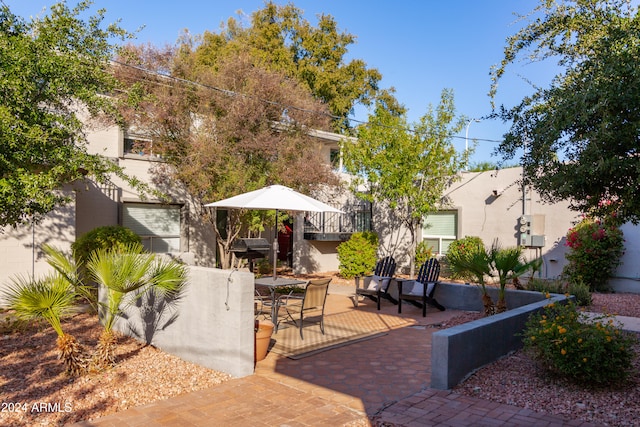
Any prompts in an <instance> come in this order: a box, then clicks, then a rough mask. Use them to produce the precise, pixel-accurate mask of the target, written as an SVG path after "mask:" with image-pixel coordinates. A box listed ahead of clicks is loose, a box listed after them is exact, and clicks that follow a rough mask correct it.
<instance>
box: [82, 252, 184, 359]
mask: <svg viewBox="0 0 640 427" xmlns="http://www.w3.org/2000/svg"><path fill="white" fill-rule="evenodd" d="M87 271H88V272H89V275H90V277H91V278H92V279H93V280H95V281H96V282H97V283H98V284H100V285H103V286H104V287H105V288H106V291H107V302H106V304H102V305H103V307H104V314H105V320H104V331H103V332H102V334H101V336H100V339H99V341H98V344H97V347H96V353H95V355H94V364H95V368H97V369H101V368H104V367H108V366H112V365H113V364H115V344H116V336H115V334H114V332H113V326H114V323H115V321H116V319H117V317H118V315H119V314H121V313H122V310H123V305H124V304H123V303H124V298H125V296H126V295H127V294H130V293H133V292H135V293H136V297H140V296H142V295H143V294H144V293H145V292H147V291H149V290H150V289H153V290H154V292H157V293H160V294H161V295H163V296H169V297H171V296H177V295H178V294H179V293H180V291H181V290H182V288H183V286H184V283H185V281H186V268H185V267H184V265H182V264H179V263H178V262H176V261H170V260H156V258H155V255H153V254H148V253H145V252H144V248H143V247H142V245H140V244H138V243H135V244H130V245H127V247H126V248H125V249H124V250H119V251H114V250H107V249H100V250H97V251H95V252H93V253H92V255H91V256H90V258H89V261H88V262H87Z"/></svg>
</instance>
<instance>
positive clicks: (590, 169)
mask: <svg viewBox="0 0 640 427" xmlns="http://www.w3.org/2000/svg"><path fill="white" fill-rule="evenodd" d="M530 16H531V18H532V19H531V20H530V21H529V24H528V25H526V26H525V27H524V28H522V29H521V30H520V31H519V32H517V33H516V34H515V35H513V36H512V37H510V38H509V39H508V40H507V45H506V48H505V57H504V59H503V61H502V63H501V64H499V66H498V67H497V68H496V69H495V70H494V72H493V78H494V86H493V90H492V94H493V95H495V93H496V90H497V84H498V82H499V81H500V79H501V78H503V76H504V74H505V72H507V71H508V68H509V66H510V65H511V64H512V63H514V62H516V61H519V60H520V59H521V58H522V59H527V60H530V59H533V60H535V61H545V60H546V61H558V66H559V70H560V72H559V73H558V75H557V76H556V77H555V78H554V79H553V81H552V82H551V83H550V85H549V86H548V87H539V88H537V89H535V91H534V92H533V93H532V94H531V95H530V96H527V97H525V98H524V99H523V100H522V101H521V102H520V103H519V104H518V105H516V106H514V107H510V108H505V107H503V108H502V109H501V111H500V115H501V116H502V118H503V119H505V120H506V121H512V127H511V129H510V130H509V132H508V133H507V134H506V135H505V140H504V142H503V143H502V144H501V145H500V146H499V151H500V152H502V153H503V154H504V155H505V156H506V157H509V158H512V157H513V156H514V155H515V154H516V153H517V152H518V150H519V149H524V156H523V159H522V163H523V165H524V168H525V180H526V182H527V183H528V184H530V185H533V186H534V187H535V188H536V189H537V190H538V191H539V192H540V193H541V195H542V196H543V197H544V198H545V199H546V200H548V201H557V200H563V199H566V200H570V201H571V206H572V207H573V208H574V209H576V210H579V211H582V212H590V213H593V214H596V215H600V216H609V215H610V214H613V213H615V214H616V215H617V217H618V219H619V220H622V221H624V220H631V221H633V222H635V223H637V222H638V220H639V219H640V197H638V193H637V188H638V186H639V185H640V160H639V157H638V156H639V155H640V142H639V139H638V138H639V135H640V68H639V67H638V63H639V62H640V17H639V15H638V10H637V8H636V7H635V6H632V5H631V3H630V2H628V1H624V0H607V1H602V0H574V1H568V0H565V1H548V0H544V1H541V2H540V5H539V6H538V7H537V8H536V9H535V10H534V11H533V12H532V15H530ZM533 18H535V19H533Z"/></svg>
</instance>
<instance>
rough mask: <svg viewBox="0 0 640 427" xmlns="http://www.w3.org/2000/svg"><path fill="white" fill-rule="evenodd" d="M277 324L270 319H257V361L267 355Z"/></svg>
mask: <svg viewBox="0 0 640 427" xmlns="http://www.w3.org/2000/svg"><path fill="white" fill-rule="evenodd" d="M274 327H275V325H274V324H273V322H271V321H269V320H256V325H255V331H256V345H255V361H256V362H259V361H261V360H263V359H264V358H265V357H267V351H269V344H270V343H271V334H273V328H274Z"/></svg>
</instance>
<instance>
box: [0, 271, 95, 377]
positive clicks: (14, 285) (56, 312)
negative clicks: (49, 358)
mask: <svg viewBox="0 0 640 427" xmlns="http://www.w3.org/2000/svg"><path fill="white" fill-rule="evenodd" d="M4 296H5V298H6V301H7V302H8V305H9V307H10V308H12V309H13V310H15V312H16V316H17V317H18V318H20V319H24V320H33V319H45V320H46V321H47V322H49V324H50V325H51V327H52V328H53V329H54V330H55V331H56V334H57V335H58V339H57V340H56V344H57V347H58V353H59V358H60V359H61V360H62V362H63V363H64V365H65V368H66V371H67V372H68V373H70V374H72V375H81V374H82V373H84V372H86V370H87V361H88V359H89V358H88V354H87V351H86V350H85V348H84V347H83V346H82V345H80V343H79V342H78V341H77V340H76V338H75V337H74V336H72V335H69V334H65V333H64V331H63V330H62V318H63V317H64V316H67V315H70V314H74V313H76V311H77V310H76V306H75V300H76V297H77V293H76V292H75V289H74V288H73V286H71V285H70V284H69V282H68V280H67V279H66V278H65V277H63V276H62V275H60V274H51V275H48V276H46V277H44V278H43V279H40V280H35V279H30V278H26V277H20V276H18V277H15V278H12V279H11V283H10V284H9V286H8V287H7V288H6V289H5V291H4Z"/></svg>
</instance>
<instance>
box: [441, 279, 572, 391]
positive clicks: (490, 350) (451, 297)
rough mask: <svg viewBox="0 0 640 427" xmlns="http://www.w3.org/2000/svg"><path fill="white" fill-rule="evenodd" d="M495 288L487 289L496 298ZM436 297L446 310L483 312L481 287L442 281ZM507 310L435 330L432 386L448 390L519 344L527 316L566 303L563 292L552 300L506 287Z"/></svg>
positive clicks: (553, 296) (519, 345)
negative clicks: (549, 305)
mask: <svg viewBox="0 0 640 427" xmlns="http://www.w3.org/2000/svg"><path fill="white" fill-rule="evenodd" d="M497 291H498V290H497V289H495V288H489V293H490V294H491V298H492V299H493V300H494V301H496V299H497V296H498V292H497ZM435 298H436V299H437V300H438V302H440V303H441V304H442V305H444V306H445V307H447V308H449V309H455V310H466V311H482V301H481V293H480V289H479V288H478V287H477V286H475V285H458V284H449V283H442V284H440V285H438V288H436V293H435ZM506 300H507V307H508V310H507V311H506V312H504V313H500V314H496V315H494V316H489V317H484V318H482V319H478V320H475V321H473V322H469V323H465V324H462V325H458V326H455V327H453V328H448V329H444V330H441V331H438V332H435V333H434V334H433V336H432V342H431V343H432V347H431V387H432V388H435V389H439V390H448V389H450V388H452V387H453V386H455V385H457V384H458V383H460V382H461V381H462V380H464V379H465V378H466V377H467V376H468V375H470V374H471V373H472V372H473V371H475V370H476V369H478V368H480V367H482V366H484V365H486V364H488V363H491V362H493V361H495V360H497V359H498V358H500V357H502V356H505V355H507V354H508V353H510V352H512V351H514V350H517V349H519V348H521V347H522V338H521V337H520V336H518V335H519V334H520V333H521V332H522V331H523V330H524V327H525V324H526V322H527V320H528V319H529V316H530V315H531V314H532V313H535V312H537V311H539V310H541V309H542V308H544V306H546V305H547V304H549V303H550V302H552V301H553V302H566V300H567V297H565V296H564V295H558V294H552V296H551V300H548V299H547V298H545V296H544V295H543V294H542V293H540V292H531V291H517V290H507V293H506Z"/></svg>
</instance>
